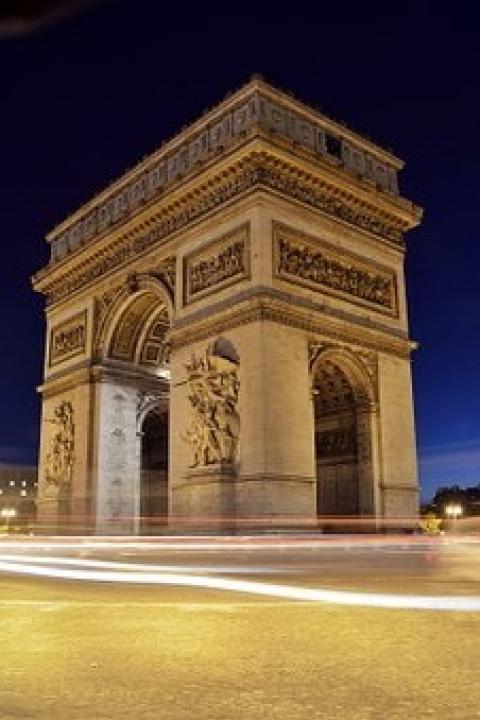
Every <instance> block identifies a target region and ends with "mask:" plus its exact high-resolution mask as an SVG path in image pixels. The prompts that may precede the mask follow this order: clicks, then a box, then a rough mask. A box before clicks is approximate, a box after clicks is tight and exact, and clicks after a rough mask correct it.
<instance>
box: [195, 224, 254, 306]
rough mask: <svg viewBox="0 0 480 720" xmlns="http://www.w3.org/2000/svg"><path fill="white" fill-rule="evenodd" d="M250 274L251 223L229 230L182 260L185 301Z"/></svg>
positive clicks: (206, 293) (199, 296)
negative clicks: (223, 235)
mask: <svg viewBox="0 0 480 720" xmlns="http://www.w3.org/2000/svg"><path fill="white" fill-rule="evenodd" d="M249 276H250V226H249V225H248V224H245V225H242V227H240V228H238V229H237V230H235V231H233V232H231V233H229V234H228V235H226V236H225V237H223V238H221V239H220V240H215V241H213V242H212V243H209V244H208V245H207V246H206V247H205V248H202V249H201V250H198V251H196V252H193V253H191V254H190V255H187V256H186V257H185V259H184V293H183V300H184V304H185V305H187V304H188V303H191V302H194V301H195V300H198V299H200V298H201V297H204V296H205V295H208V294H209V293H210V292H212V291H214V290H215V291H218V290H221V289H223V288H224V287H226V286H228V285H231V284H232V283H234V282H239V281H240V280H243V279H245V278H248V277H249Z"/></svg>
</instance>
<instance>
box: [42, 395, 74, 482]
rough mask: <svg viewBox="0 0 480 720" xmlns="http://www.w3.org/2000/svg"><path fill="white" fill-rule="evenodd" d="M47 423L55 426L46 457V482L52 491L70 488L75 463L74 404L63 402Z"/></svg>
mask: <svg viewBox="0 0 480 720" xmlns="http://www.w3.org/2000/svg"><path fill="white" fill-rule="evenodd" d="M47 422H48V423H51V424H52V425H53V426H54V433H53V437H52V438H51V440H50V445H49V449H48V452H47V457H46V473H45V476H46V481H47V483H48V487H49V488H50V489H55V488H56V489H60V488H61V487H62V486H64V487H65V486H66V487H69V486H70V485H71V482H72V475H73V466H74V463H75V424H74V415H73V406H72V403H71V402H69V401H67V400H63V401H62V402H61V403H60V404H59V405H57V407H56V408H55V410H54V414H53V418H50V419H48V418H47Z"/></svg>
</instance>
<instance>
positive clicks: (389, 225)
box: [47, 156, 403, 303]
mask: <svg viewBox="0 0 480 720" xmlns="http://www.w3.org/2000/svg"><path fill="white" fill-rule="evenodd" d="M253 188H258V189H261V188H265V189H269V190H272V191H274V192H276V193H281V194H282V195H284V196H286V197H290V198H293V199H295V200H299V201H301V202H303V203H305V204H307V205H310V206H311V207H314V208H316V209H319V210H321V211H322V212H325V213H327V214H329V215H332V216H334V217H337V218H339V219H340V220H344V221H346V222H349V223H351V224H353V225H357V226H359V227H360V228H362V229H364V230H366V231H368V232H371V233H373V234H375V235H377V236H378V237H379V238H381V239H382V240H389V241H390V242H392V243H394V244H396V245H399V246H403V239H402V227H401V226H399V225H398V223H395V222H394V220H393V218H388V217H386V218H385V219H383V220H382V219H380V218H379V217H378V215H377V214H375V212H374V211H373V208H369V207H367V206H365V205H358V202H357V203H353V202H350V199H349V198H348V197H347V196H345V197H342V196H340V195H338V194H336V195H335V197H333V194H331V193H330V192H329V190H328V188H326V187H322V188H320V187H319V186H318V187H317V186H316V185H315V184H314V182H312V180H310V179H309V178H308V177H307V176H305V177H304V178H302V176H299V175H298V173H297V175H296V177H295V179H293V178H291V177H290V175H289V171H288V168H287V167H285V168H283V167H273V166H270V165H269V163H268V157H265V158H264V157H263V156H259V157H257V156H252V157H251V158H249V161H248V162H247V161H245V162H244V163H243V165H242V167H241V168H240V169H238V168H232V170H231V172H230V173H229V175H228V176H225V177H222V179H221V181H220V180H219V181H218V184H217V185H214V184H213V183H210V184H209V185H208V187H207V186H206V187H205V188H202V189H201V190H202V191H201V192H200V191H199V192H198V193H197V194H196V195H195V197H194V198H191V197H187V198H186V199H185V201H184V202H183V203H182V204H180V203H177V204H176V207H175V209H171V208H169V207H167V208H165V210H164V211H163V212H162V214H161V215H159V217H158V219H157V220H156V223H155V225H154V227H152V228H151V229H150V230H148V231H147V232H144V233H143V234H141V235H137V236H134V237H133V238H132V237H126V238H123V239H121V240H119V241H117V242H116V243H115V244H112V245H110V246H109V247H108V248H106V249H104V250H102V251H101V252H98V253H97V254H96V255H94V256H93V257H91V258H89V260H88V261H87V262H86V263H85V264H84V265H83V266H81V267H80V268H79V269H78V270H76V271H74V272H71V273H68V275H67V274H66V275H65V276H64V277H63V278H62V279H60V280H58V281H56V282H55V283H53V284H52V286H51V287H50V288H49V290H48V291H47V301H48V303H53V302H57V301H59V300H62V299H63V298H64V297H67V296H69V295H72V294H73V293H74V292H76V291H77V290H80V289H81V288H83V287H84V286H85V285H87V284H89V283H90V282H93V281H95V280H97V279H99V278H101V277H103V276H104V275H106V274H107V273H109V272H111V271H113V270H116V269H117V268H119V267H121V266H122V265H124V264H126V263H127V262H129V261H130V260H132V259H134V258H136V257H137V256H138V255H139V254H140V253H143V252H146V251H147V250H148V249H150V248H151V247H153V246H154V245H156V244H157V243H158V242H160V241H162V240H163V239H164V238H166V237H168V236H169V235H171V233H173V232H175V231H178V230H181V229H182V228H184V227H186V226H188V225H189V224H190V223H192V222H195V221H196V220H199V219H200V218H201V217H202V216H204V215H206V214H207V213H209V212H211V211H212V210H214V209H215V208H217V207H219V206H221V205H223V204H224V203H225V202H227V201H228V200H231V199H232V198H234V197H236V196H238V195H241V194H242V193H245V192H247V191H249V190H251V189H253ZM172 268H173V266H172ZM172 278H173V270H172Z"/></svg>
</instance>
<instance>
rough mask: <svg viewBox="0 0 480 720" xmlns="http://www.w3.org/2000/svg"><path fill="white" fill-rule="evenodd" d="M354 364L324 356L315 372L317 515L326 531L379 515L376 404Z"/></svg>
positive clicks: (347, 526) (331, 356) (356, 525)
mask: <svg viewBox="0 0 480 720" xmlns="http://www.w3.org/2000/svg"><path fill="white" fill-rule="evenodd" d="M361 374H362V373H361V371H360V369H359V368H357V367H356V365H355V364H354V363H350V362H348V360H347V362H342V358H341V357H339V358H336V357H335V355H334V354H326V355H325V356H323V357H320V358H319V359H318V361H317V363H316V364H315V367H314V374H313V404H314V412H313V415H314V428H315V431H314V432H315V462H316V478H317V515H318V516H319V517H320V518H321V520H322V525H323V528H324V530H326V531H339V530H340V531H342V530H345V531H348V530H353V529H358V527H359V525H358V519H359V518H360V517H362V518H366V517H367V516H373V515H374V514H375V492H374V479H373V469H372V462H371V443H372V437H371V435H372V433H371V423H370V417H371V406H372V403H371V402H370V398H369V391H368V388H367V387H366V382H365V381H364V379H363V378H362V377H361Z"/></svg>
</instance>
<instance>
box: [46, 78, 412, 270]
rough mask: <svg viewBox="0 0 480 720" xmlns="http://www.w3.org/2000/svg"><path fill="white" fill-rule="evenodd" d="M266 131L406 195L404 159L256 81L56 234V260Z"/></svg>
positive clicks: (52, 234)
mask: <svg viewBox="0 0 480 720" xmlns="http://www.w3.org/2000/svg"><path fill="white" fill-rule="evenodd" d="M262 131H263V132H265V131H266V132H268V133H271V134H274V135H275V136H277V137H279V138H283V139H285V140H287V141H289V142H290V143H292V144H294V145H295V147H297V148H299V149H305V150H308V151H310V152H311V153H313V154H315V155H317V156H319V157H324V158H326V159H327V160H328V161H329V162H330V163H331V164H332V165H333V166H337V167H342V168H345V169H346V170H347V171H350V172H352V173H354V174H355V175H356V176H357V177H358V178H364V179H365V180H366V182H367V184H368V183H369V182H370V183H372V182H373V184H374V186H376V187H377V188H378V189H379V190H381V191H384V192H385V193H387V194H396V195H398V187H397V179H396V173H397V171H398V170H399V169H401V167H402V166H403V163H402V162H401V161H400V160H398V158H396V157H394V156H393V155H391V154H390V153H388V152H386V151H385V150H383V149H382V148H379V147H378V146H377V145H375V144H373V143H371V142H370V141H368V140H366V139H365V138H362V137H361V136H359V135H357V134H356V133H354V132H352V131H351V130H349V129H348V128H346V127H345V126H343V125H341V124H339V123H336V122H335V121H332V120H331V119H329V118H327V117H325V116H324V115H322V114H321V113H319V112H317V111H315V110H313V109H312V108H310V107H308V106H307V105H305V104H304V103H302V102H300V101H298V100H296V99H295V98H293V97H292V96H289V95H287V94H286V93H283V92H282V91H279V90H277V89H276V88H274V87H272V86H270V85H268V84H267V83H265V82H263V81H262V80H260V79H259V78H255V79H253V80H252V81H251V82H250V83H248V84H247V85H246V86H244V87H243V88H241V89H240V90H239V91H238V92H237V93H235V94H234V95H233V96H230V98H229V99H228V100H225V101H224V102H222V103H220V104H219V105H218V106H217V107H216V108H215V109H214V110H212V111H210V112H209V113H207V115H206V116H205V117H203V118H201V119H200V120H198V121H197V122H195V123H194V124H193V125H192V126H190V127H189V128H187V129H185V130H183V131H182V132H181V133H180V134H179V135H177V136H176V137H174V138H173V139H172V140H171V141H169V142H168V143H166V144H164V146H163V147H162V148H160V149H159V150H158V151H157V152H155V153H153V154H152V155H150V156H149V157H147V158H146V159H145V160H143V161H142V162H141V163H139V164H138V165H137V166H136V167H135V168H133V169H132V170H131V171H129V172H127V173H125V175H123V176H122V177H121V178H120V179H119V180H117V181H116V182H114V183H112V185H110V186H109V187H107V188H106V189H105V190H104V191H103V192H102V193H100V194H99V195H98V196H97V197H95V198H93V199H92V200H91V201H90V202H88V203H86V204H85V205H84V206H83V207H82V208H80V209H79V210H78V211H76V212H75V213H73V214H72V215H71V216H70V217H69V218H67V219H66V220H65V221H64V222H62V223H61V224H60V225H59V226H57V227H56V228H55V229H54V230H53V231H52V232H50V233H49V234H48V235H47V240H48V241H49V242H51V243H52V260H53V261H56V260H58V259H61V258H62V257H65V255H66V254H67V253H68V252H70V251H71V250H75V249H76V248H78V247H79V246H81V245H84V244H86V243H89V242H91V241H92V240H93V239H94V238H95V237H97V236H98V235H99V234H101V232H102V231H103V230H105V229H106V228H108V227H111V226H112V225H114V224H115V223H116V222H117V221H119V220H125V218H126V217H128V216H129V215H131V214H132V213H135V212H137V211H138V209H139V208H141V206H142V204H144V203H145V202H147V201H149V200H150V199H152V198H155V197H157V196H158V195H159V194H161V193H163V192H164V190H165V189H166V188H168V187H169V186H170V185H171V184H172V183H174V182H176V181H177V180H178V178H183V177H185V176H186V175H189V174H191V173H193V172H195V171H196V170H197V169H198V166H199V164H200V165H201V164H203V163H204V162H205V161H206V160H209V159H210V158H212V157H214V156H215V155H217V154H218V152H219V151H221V152H225V151H230V150H231V149H232V148H234V147H235V146H236V145H238V144H239V143H241V142H242V140H243V138H244V137H245V134H247V133H256V132H262Z"/></svg>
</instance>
